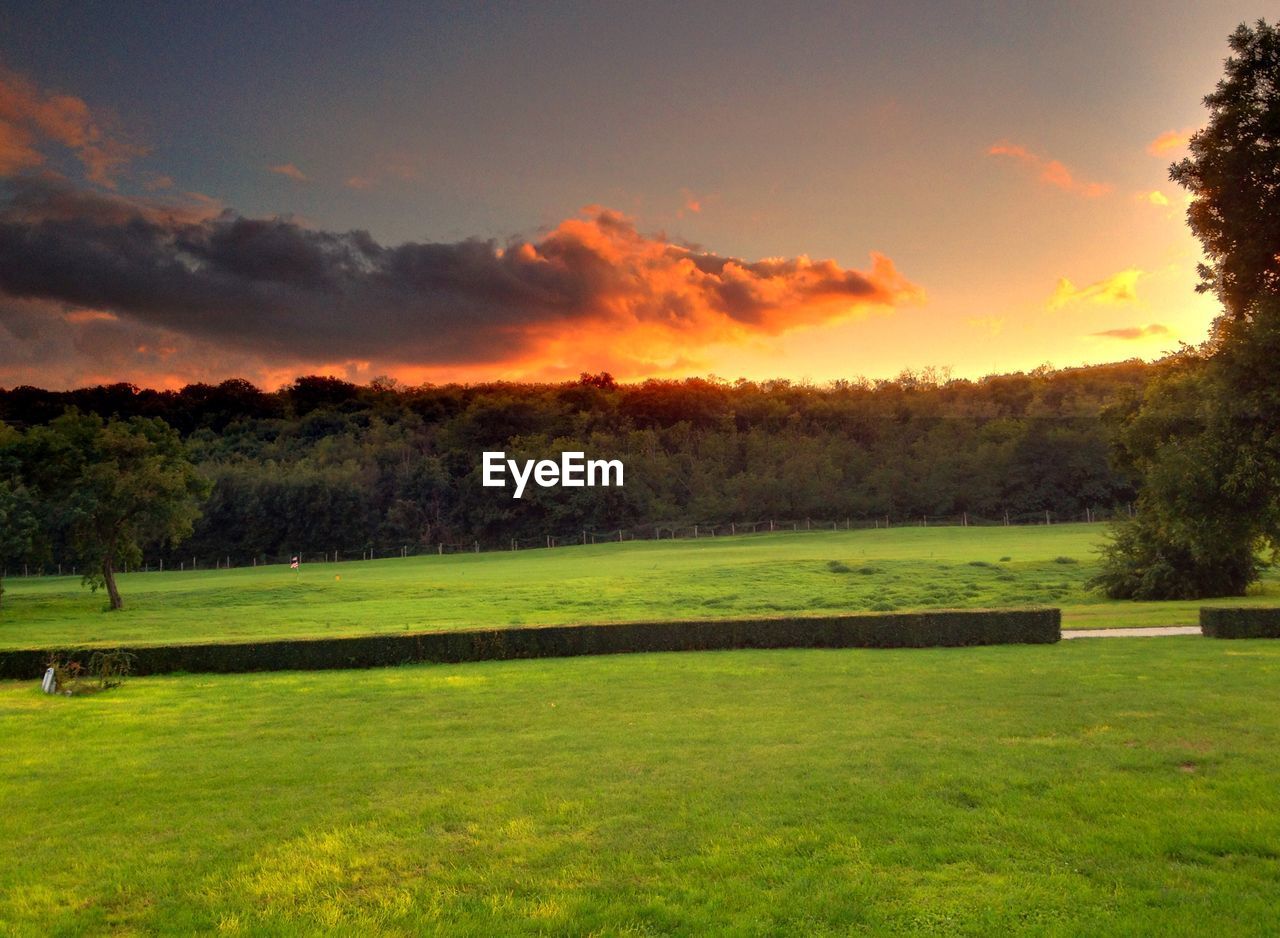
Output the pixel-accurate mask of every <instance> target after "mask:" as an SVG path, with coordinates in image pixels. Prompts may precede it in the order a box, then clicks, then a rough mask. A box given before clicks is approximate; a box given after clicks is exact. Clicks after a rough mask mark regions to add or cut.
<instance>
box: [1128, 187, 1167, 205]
mask: <svg viewBox="0 0 1280 938" xmlns="http://www.w3.org/2000/svg"><path fill="white" fill-rule="evenodd" d="M1135 198H1136V199H1137V200H1138V201H1139V202H1146V203H1148V204H1150V205H1160V206H1165V205H1168V204H1169V197H1168V196H1167V195H1165V194H1164V193H1163V192H1161V191H1160V190H1159V189H1153V190H1152V191H1150V192H1139V193H1138V194H1137V196H1135Z"/></svg>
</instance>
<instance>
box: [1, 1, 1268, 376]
mask: <svg viewBox="0 0 1280 938" xmlns="http://www.w3.org/2000/svg"><path fill="white" fill-rule="evenodd" d="M1266 12H1267V11H1266V10H1263V9H1261V8H1260V7H1259V6H1258V5H1257V4H1256V3H1255V4H1243V3H1234V2H1227V0H1223V2H1215V3H1209V4H1206V3H1202V2H1200V3H1194V2H1191V3H1158V4H1157V3H1153V4H1146V3H1130V2H1125V3H1116V2H1114V0H1111V2H1107V3H1090V2H1086V3H1062V4H1027V3H1025V2H1021V3H968V4H938V3H924V2H919V3H915V2H899V3H893V4H870V3H866V4H859V3H845V4H831V5H827V4H803V5H794V4H759V3H747V2H739V3H734V4H707V3H699V4H672V5H659V4H645V5H636V4H630V5H622V4H610V3H591V4H583V5H580V6H578V5H569V4H556V5H555V11H554V12H552V11H549V10H546V9H542V8H541V7H537V6H533V5H522V6H516V5H510V6H508V5H501V4H457V5H454V4H422V3H402V4H400V3H396V4H379V5H376V6H375V5H357V4H338V3H313V4H306V5H303V4H287V3H273V4H270V5H267V4H263V5H262V8H261V9H259V10H257V11H255V10H254V9H253V8H252V7H251V6H250V5H249V4H234V5H233V4H190V5H186V4H143V3H121V4H93V5H82V4H65V5H64V4H61V3H51V2H48V0H44V2H36V3H26V2H18V0H10V2H8V3H6V4H5V5H4V6H3V8H0V386H14V385H19V384H36V385H41V386H46V387H55V388H63V387H71V386H78V385H84V384H91V383H98V382H103V381H120V380H125V381H132V382H134V383H137V384H140V385H151V386H161V387H176V386H180V385H182V384H185V383H187V382H190V381H196V380H203V381H217V380H222V379H224V378H228V377H233V376H239V377H246V378H249V379H251V380H253V381H256V382H258V383H260V384H263V385H265V386H268V387H274V386H277V385H279V384H281V383H283V382H285V381H288V380H289V379H291V378H292V377H294V376H295V375H297V374H302V373H328V374H335V375H338V376H341V377H345V378H348V379H351V380H356V381H367V380H369V379H370V378H372V377H374V376H377V375H391V376H395V377H398V378H400V379H402V380H404V381H408V382H413V383H417V382H422V381H446V380H467V381H476V380H488V379H497V378H521V379H525V378H529V379H560V378H565V377H575V376H576V375H577V374H578V373H579V372H581V371H592V372H594V371H600V370H608V371H611V372H613V373H614V374H615V375H617V376H618V377H620V378H625V379H628V380H634V379H639V378H644V377H649V376H659V377H682V376H686V375H695V374H696V375H706V374H714V375H718V376H721V377H724V378H729V379H732V378H737V377H740V376H744V377H749V378H769V377H786V378H791V379H810V380H813V381H819V382H821V381H829V380H832V379H835V378H854V377H857V376H868V377H886V376H892V375H895V374H897V373H899V372H900V371H902V370H903V369H906V368H912V369H920V368H924V367H929V366H933V367H937V368H949V369H951V371H952V373H954V374H955V375H957V376H965V377H977V376H980V375H983V374H987V373H991V372H1006V371H1014V370H1025V369H1030V368H1034V367H1036V366H1037V365H1040V364H1042V363H1051V364H1053V365H1056V366H1067V365H1075V364H1081V363H1091V362H1103V361H1114V360H1119V359H1126V358H1132V357H1143V358H1154V357H1158V356H1159V355H1161V354H1162V353H1163V352H1165V351H1167V350H1171V349H1173V348H1176V347H1177V345H1178V343H1179V342H1182V341H1185V342H1190V343H1196V342H1199V341H1201V340H1202V339H1203V338H1204V337H1205V333H1206V328H1207V326H1208V324H1209V322H1210V321H1211V320H1212V318H1213V317H1214V315H1215V312H1216V304H1215V302H1214V301H1213V300H1212V299H1211V298H1209V297H1205V296H1199V295H1197V294H1195V293H1194V292H1193V287H1194V285H1195V282H1196V275H1195V265H1196V262H1197V260H1198V259H1199V247H1198V244H1197V242H1196V241H1195V240H1194V239H1193V238H1192V237H1191V235H1190V234H1189V233H1188V231H1187V228H1186V222H1185V210H1186V200H1185V197H1184V194H1183V192H1182V190H1180V189H1179V188H1178V187H1176V186H1174V185H1173V184H1171V183H1170V182H1169V181H1168V166H1169V163H1170V162H1171V161H1172V160H1174V159H1177V158H1179V157H1180V156H1181V155H1183V154H1184V153H1185V150H1184V148H1183V143H1184V141H1185V139H1186V136H1187V134H1189V133H1190V132H1191V131H1193V130H1194V129H1196V128H1197V127H1198V126H1200V125H1201V124H1202V122H1203V120H1204V109H1203V107H1202V105H1201V103H1200V100H1201V98H1202V97H1203V96H1204V95H1205V94H1206V93H1208V92H1209V91H1210V90H1211V89H1212V88H1213V85H1214V83H1215V82H1216V81H1217V80H1218V78H1219V77H1220V75H1221V71H1222V60H1223V59H1224V57H1225V56H1226V54H1227V44H1226V37H1227V35H1228V34H1229V33H1230V32H1231V30H1232V29H1233V28H1234V27H1235V26H1236V25H1237V24H1238V23H1240V22H1242V21H1246V20H1249V21H1251V20H1253V19H1256V18H1257V17H1258V16H1260V15H1263V14H1265V13H1266Z"/></svg>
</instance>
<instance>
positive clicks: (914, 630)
mask: <svg viewBox="0 0 1280 938" xmlns="http://www.w3.org/2000/svg"><path fill="white" fill-rule="evenodd" d="M1061 623H1062V613H1061V611H1060V610H1058V609H1000V610H983V609H977V610H954V611H953V610H938V611H931V612H915V613H884V614H864V615H846V616H825V617H821V618H803V619H799V618H794V619H732V620H711V621H708V620H702V621H689V622H630V623H620V624H615V625H573V626H546V627H526V628H513V629H484V630H479V629H477V630H470V631H459V632H419V633H415V634H412V635H405V634H403V633H402V634H391V635H370V636H365V637H361V638H323V639H289V640H284V641H272V642H244V643H236V644H227V645H148V646H139V647H137V648H128V649H124V650H125V651H128V652H130V653H131V654H133V655H134V656H135V660H134V668H133V673H134V674H140V675H141V674H163V673H165V672H169V671H189V672H198V671H204V672H215V673H232V672H242V671H316V670H323V669H326V668H373V667H380V666H384V665H396V664H405V663H407V662H412V661H436V662H458V661H491V660H499V659H506V658H558V657H566V656H570V655H608V654H617V653H621V652H642V651H706V650H710V649H726V648H923V647H928V646H954V645H1001V644H1013V643H1046V642H1056V641H1058V639H1059V638H1061V637H1062V630H1061ZM52 651H57V652H58V653H59V654H61V655H62V656H63V657H65V658H71V659H75V658H77V657H79V656H86V657H87V655H88V654H89V652H87V651H85V650H83V649H72V650H58V649H50V650H36V649H31V650H23V651H13V652H8V653H5V652H0V678H32V677H37V676H39V675H40V674H41V673H42V672H43V671H44V668H45V667H46V665H47V662H48V660H49V657H50V654H51V652H52Z"/></svg>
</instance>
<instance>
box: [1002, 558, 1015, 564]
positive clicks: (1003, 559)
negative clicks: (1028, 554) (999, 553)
mask: <svg viewBox="0 0 1280 938" xmlns="http://www.w3.org/2000/svg"><path fill="white" fill-rule="evenodd" d="M1012 559H1013V558H1012V557H1001V558H1000V562H1001V563H1008V562H1009V561H1010V560H1012Z"/></svg>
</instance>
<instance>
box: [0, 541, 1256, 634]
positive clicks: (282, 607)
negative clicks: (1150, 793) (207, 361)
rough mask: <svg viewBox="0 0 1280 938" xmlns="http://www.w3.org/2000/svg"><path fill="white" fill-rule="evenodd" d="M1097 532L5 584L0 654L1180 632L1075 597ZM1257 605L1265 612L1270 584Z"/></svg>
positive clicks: (1092, 560)
mask: <svg viewBox="0 0 1280 938" xmlns="http://www.w3.org/2000/svg"><path fill="white" fill-rule="evenodd" d="M1104 532H1105V527H1104V526H1102V525H1084V524H1063V525H1050V526H1036V527H996V528H979V527H969V528H960V527H949V528H941V527H935V528H893V529H890V530H883V529H881V530H865V531H838V532H833V531H813V532H799V533H786V534H774V535H755V536H745V537H717V538H703V539H700V540H696V541H695V540H678V541H658V542H653V541H648V542H632V543H626V544H599V545H595V546H587V547H564V548H556V549H553V550H527V551H520V552H517V553H510V552H498V553H485V554H458V555H450V556H444V557H437V556H425V557H411V558H408V559H393V560H376V561H354V562H348V563H338V564H305V565H304V566H303V567H302V569H301V570H300V571H299V572H297V573H294V572H292V571H290V570H289V569H288V568H287V567H284V566H272V567H260V568H257V569H253V568H239V569H233V570H216V571H214V570H208V571H200V572H196V573H192V572H186V573H182V572H165V573H163V574H161V573H155V572H152V573H133V574H128V575H126V576H122V577H121V578H120V589H121V592H122V593H123V594H124V598H125V604H126V609H125V610H124V611H122V612H118V613H110V614H108V613H104V612H103V607H104V603H105V597H104V596H102V595H101V594H98V595H94V594H91V593H90V592H89V591H88V590H86V589H83V588H82V587H81V586H80V582H79V580H78V579H77V578H74V577H47V578H30V579H22V578H10V579H8V580H6V581H5V586H6V590H7V592H6V594H5V597H4V602H3V606H0V648H20V647H48V646H51V645H69V644H80V643H101V644H120V643H142V642H151V643H161V642H173V641H196V642H205V641H225V640H232V641H246V640H250V639H255V638H268V637H282V636H299V635H306V636H334V635H350V634H367V633H372V632H387V631H402V630H408V631H430V630H435V629H456V628H466V627H490V628H492V627H495V626H496V627H503V626H509V625H526V624H528V625H532V624H572V623H583V622H601V621H622V620H642V619H674V618H690V617H704V618H716V617H730V616H741V615H781V614H794V613H796V612H797V611H799V612H812V613H822V612H848V611H865V610H881V611H888V610H905V609H917V608H945V607H951V608H976V607H984V606H992V607H999V606H1016V605H1027V604H1047V605H1056V606H1061V607H1063V609H1064V625H1065V626H1066V627H1067V628H1073V627H1075V628H1100V627H1110V626H1144V625H1195V624H1197V622H1198V619H1197V615H1198V610H1199V607H1200V604H1199V603H1196V602H1185V603H1133V602H1121V603H1116V602H1109V601H1106V600H1105V599H1103V598H1102V597H1101V596H1099V595H1096V594H1093V593H1090V592H1089V591H1087V590H1086V589H1085V582H1086V581H1087V580H1088V578H1089V576H1090V575H1091V574H1092V573H1093V571H1094V569H1095V567H1096V563H1097V553H1096V552H1097V548H1098V545H1099V544H1100V542H1101V541H1102V538H1103V534H1104ZM1259 598H1268V599H1276V600H1280V579H1276V578H1275V577H1274V576H1272V577H1269V578H1268V579H1267V580H1265V581H1264V583H1263V584H1262V586H1261V587H1260V589H1259V590H1258V592H1257V595H1255V596H1254V597H1250V599H1249V601H1255V602H1256V601H1257V600H1258V599H1259Z"/></svg>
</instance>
